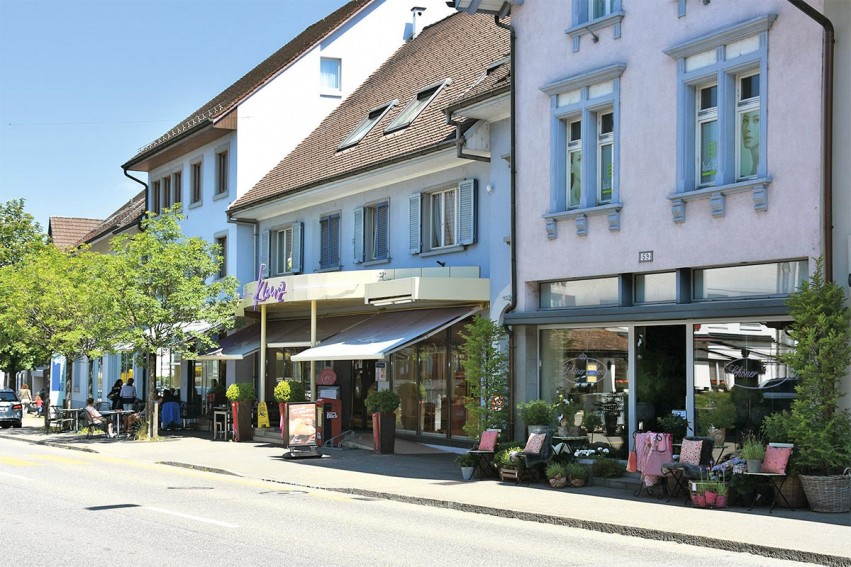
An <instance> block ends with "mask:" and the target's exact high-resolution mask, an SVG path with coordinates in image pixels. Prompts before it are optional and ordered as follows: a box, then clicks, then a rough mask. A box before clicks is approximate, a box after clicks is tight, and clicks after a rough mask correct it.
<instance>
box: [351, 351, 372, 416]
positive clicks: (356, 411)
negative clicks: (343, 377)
mask: <svg viewBox="0 0 851 567" xmlns="http://www.w3.org/2000/svg"><path fill="white" fill-rule="evenodd" d="M352 385H353V388H352V429H356V430H357V429H368V430H372V416H371V415H369V413H367V411H366V405H365V404H364V401H365V400H366V396H367V394H369V392H370V391H371V390H374V389H375V388H376V384H375V361H374V360H355V361H354V362H353V363H352Z"/></svg>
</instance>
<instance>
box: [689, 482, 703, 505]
mask: <svg viewBox="0 0 851 567" xmlns="http://www.w3.org/2000/svg"><path fill="white" fill-rule="evenodd" d="M691 501H692V503H693V504H694V506H695V508H706V483H704V482H693V483H691Z"/></svg>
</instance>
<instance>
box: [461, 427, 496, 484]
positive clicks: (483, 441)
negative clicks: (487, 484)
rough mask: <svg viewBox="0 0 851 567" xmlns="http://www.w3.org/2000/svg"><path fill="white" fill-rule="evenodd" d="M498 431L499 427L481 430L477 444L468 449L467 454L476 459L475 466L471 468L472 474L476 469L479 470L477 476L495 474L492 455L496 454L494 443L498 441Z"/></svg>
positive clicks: (485, 476) (482, 476)
mask: <svg viewBox="0 0 851 567" xmlns="http://www.w3.org/2000/svg"><path fill="white" fill-rule="evenodd" d="M499 433H500V430H499V429H488V430H487V431H483V432H482V437H481V438H480V439H479V444H478V446H477V447H476V448H475V449H470V450H469V451H468V454H470V455H472V456H473V457H474V458H475V459H476V468H475V469H474V470H473V475H474V476H475V474H476V471H479V474H480V476H479V478H488V477H490V476H493V475H494V474H495V472H496V471H495V469H494V466H493V457H494V455H495V454H496V443H497V441H499Z"/></svg>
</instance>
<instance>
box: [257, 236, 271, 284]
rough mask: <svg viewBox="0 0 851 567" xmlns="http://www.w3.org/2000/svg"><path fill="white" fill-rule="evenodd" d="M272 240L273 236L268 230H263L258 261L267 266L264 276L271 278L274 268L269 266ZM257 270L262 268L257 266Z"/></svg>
mask: <svg viewBox="0 0 851 567" xmlns="http://www.w3.org/2000/svg"><path fill="white" fill-rule="evenodd" d="M270 239H271V234H270V233H269V231H268V230H263V231H261V232H260V243H259V244H260V250H259V252H258V260H259V262H260V264H265V265H266V269H265V270H263V275H264V276H269V274H271V273H272V267H271V266H270V265H269V242H270ZM257 269H258V270H259V269H260V266H257Z"/></svg>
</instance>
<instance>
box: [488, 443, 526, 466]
mask: <svg viewBox="0 0 851 567" xmlns="http://www.w3.org/2000/svg"><path fill="white" fill-rule="evenodd" d="M522 450H523V447H521V446H520V445H515V444H508V445H506V446H505V447H503V448H501V449H500V450H499V451H497V452H496V454H495V455H494V457H493V462H494V464H495V465H496V466H497V467H499V468H503V469H510V468H518V467H519V466H520V463H519V462H515V461H512V460H511V453H519V452H521V451H522Z"/></svg>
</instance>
